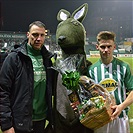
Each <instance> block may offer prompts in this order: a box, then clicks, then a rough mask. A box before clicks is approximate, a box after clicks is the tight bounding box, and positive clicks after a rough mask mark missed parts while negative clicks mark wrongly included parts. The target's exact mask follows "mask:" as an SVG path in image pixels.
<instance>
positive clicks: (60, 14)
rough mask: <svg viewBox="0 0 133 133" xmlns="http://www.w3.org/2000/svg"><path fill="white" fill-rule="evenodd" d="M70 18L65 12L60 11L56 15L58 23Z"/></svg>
mask: <svg viewBox="0 0 133 133" xmlns="http://www.w3.org/2000/svg"><path fill="white" fill-rule="evenodd" d="M69 17H70V13H69V12H68V11H67V10H64V9H61V10H60V11H59V12H58V14H57V20H58V21H64V20H67V19H68V18H69Z"/></svg>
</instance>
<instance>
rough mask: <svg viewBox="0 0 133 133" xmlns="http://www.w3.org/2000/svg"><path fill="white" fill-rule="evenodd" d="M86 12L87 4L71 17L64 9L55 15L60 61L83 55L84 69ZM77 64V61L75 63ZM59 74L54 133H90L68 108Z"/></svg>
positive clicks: (65, 93) (66, 96) (55, 97)
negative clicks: (84, 21) (60, 53)
mask: <svg viewBox="0 0 133 133" xmlns="http://www.w3.org/2000/svg"><path fill="white" fill-rule="evenodd" d="M87 11H88V4H86V3H85V4H83V5H81V6H80V7H79V8H78V9H76V10H75V11H74V12H73V13H72V15H71V14H70V13H69V12H68V11H67V10H64V9H61V10H60V11H59V12H58V14H57V20H58V21H59V22H60V23H59V24H58V26H57V31H56V42H57V44H58V45H59V46H60V48H61V50H62V60H63V59H64V60H65V59H66V58H67V57H69V56H70V55H83V60H82V61H83V63H81V64H82V65H83V66H84V68H85V64H86V55H85V50H84V45H85V40H86V31H85V28H84V26H83V24H82V22H83V20H84V18H85V16H86V14H87ZM77 62H78V61H77ZM61 77H62V76H61V74H60V73H58V74H57V78H56V79H57V86H56V89H55V96H54V102H55V104H54V105H55V109H54V112H55V121H54V124H55V132H56V133H81V132H82V133H86V132H89V133H92V131H91V130H90V129H86V128H85V127H84V126H83V125H82V124H81V123H80V122H79V118H78V115H77V114H75V112H74V110H73V109H72V107H71V106H70V100H69V98H68V92H67V89H66V87H65V86H63V85H62V78H61Z"/></svg>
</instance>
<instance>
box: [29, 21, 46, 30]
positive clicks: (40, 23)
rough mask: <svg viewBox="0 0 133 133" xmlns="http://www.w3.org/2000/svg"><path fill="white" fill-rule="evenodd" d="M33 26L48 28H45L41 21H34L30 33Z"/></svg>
mask: <svg viewBox="0 0 133 133" xmlns="http://www.w3.org/2000/svg"><path fill="white" fill-rule="evenodd" d="M33 25H36V26H38V27H42V28H46V27H45V24H44V23H42V22H41V21H34V22H32V23H31V24H30V25H29V31H30V29H31V27H32V26H33Z"/></svg>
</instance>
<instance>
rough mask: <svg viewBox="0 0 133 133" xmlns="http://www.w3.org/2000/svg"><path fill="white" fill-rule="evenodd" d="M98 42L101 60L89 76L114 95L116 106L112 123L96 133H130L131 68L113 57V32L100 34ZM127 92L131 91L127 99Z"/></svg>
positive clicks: (132, 79)
mask: <svg viewBox="0 0 133 133" xmlns="http://www.w3.org/2000/svg"><path fill="white" fill-rule="evenodd" d="M97 42H98V44H97V45H96V48H97V50H99V52H100V57H101V58H100V60H99V61H97V62H96V63H95V64H93V65H92V66H90V67H89V69H88V76H89V77H91V78H92V79H94V80H95V82H96V83H99V84H101V85H103V87H105V88H106V89H107V90H108V91H109V92H110V93H112V94H113V95H114V97H115V100H116V105H115V106H112V109H113V110H114V112H113V114H112V116H111V117H112V121H111V122H110V123H108V124H106V125H105V126H103V127H101V128H99V129H97V130H96V131H95V133H129V132H130V131H129V124H128V117H127V113H128V106H129V105H130V104H131V103H133V78H132V75H131V70H130V67H129V65H128V64H127V63H125V62H123V61H121V60H119V59H117V58H116V57H114V56H113V51H114V49H115V47H116V46H115V34H114V33H113V32H110V31H102V32H100V33H99V34H98V35H97ZM112 83H113V84H112ZM111 85H112V86H111ZM126 90H128V91H131V92H130V94H129V95H128V96H127V98H126Z"/></svg>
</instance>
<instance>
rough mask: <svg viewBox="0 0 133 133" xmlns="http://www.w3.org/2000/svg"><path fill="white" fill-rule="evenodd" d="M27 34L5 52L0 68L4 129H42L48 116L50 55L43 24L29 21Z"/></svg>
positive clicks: (40, 132) (23, 132)
mask: <svg viewBox="0 0 133 133" xmlns="http://www.w3.org/2000/svg"><path fill="white" fill-rule="evenodd" d="M27 38H28V39H27V41H25V42H24V43H23V44H22V45H21V46H18V48H16V49H14V50H13V51H12V52H11V53H10V54H9V55H8V56H7V58H6V59H5V61H4V63H3V65H2V68H1V71H0V123H1V129H2V131H3V133H31V132H32V133H44V126H45V121H46V118H47V117H48V116H51V103H52V102H51V99H52V98H51V96H52V79H51V77H52V71H51V70H50V69H49V67H51V66H52V62H51V57H52V56H53V55H52V54H51V53H50V52H49V51H48V50H47V49H46V48H45V46H44V41H45V25H44V24H43V23H42V22H40V21H35V22H33V23H31V24H30V25H29V31H28V32H27ZM48 113H49V115H48Z"/></svg>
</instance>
